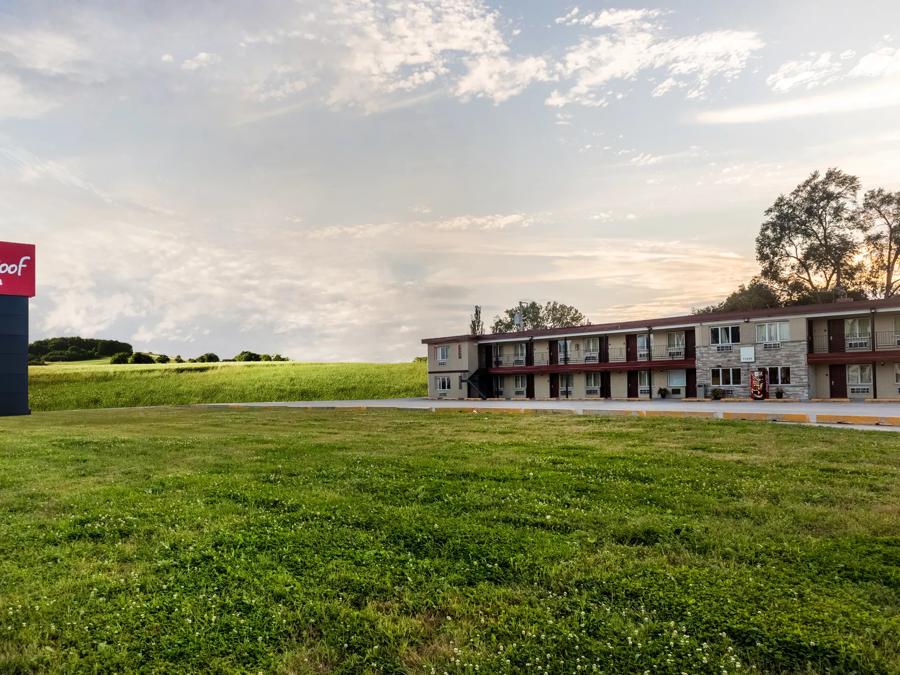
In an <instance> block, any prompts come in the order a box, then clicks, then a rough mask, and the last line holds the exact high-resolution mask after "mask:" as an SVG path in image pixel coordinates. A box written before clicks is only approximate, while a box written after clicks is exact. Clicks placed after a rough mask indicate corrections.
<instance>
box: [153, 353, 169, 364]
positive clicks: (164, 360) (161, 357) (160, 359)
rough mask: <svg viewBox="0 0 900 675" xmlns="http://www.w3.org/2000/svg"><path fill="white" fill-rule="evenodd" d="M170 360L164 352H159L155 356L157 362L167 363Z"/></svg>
mask: <svg viewBox="0 0 900 675" xmlns="http://www.w3.org/2000/svg"><path fill="white" fill-rule="evenodd" d="M171 360H172V359H170V358H169V357H168V356H166V355H165V354H160V355H159V356H157V357H156V362H157V363H168V362H169V361H171Z"/></svg>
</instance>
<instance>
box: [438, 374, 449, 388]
mask: <svg viewBox="0 0 900 675" xmlns="http://www.w3.org/2000/svg"><path fill="white" fill-rule="evenodd" d="M434 388H435V389H436V390H437V391H450V376H449V375H438V376H437V377H435V378H434Z"/></svg>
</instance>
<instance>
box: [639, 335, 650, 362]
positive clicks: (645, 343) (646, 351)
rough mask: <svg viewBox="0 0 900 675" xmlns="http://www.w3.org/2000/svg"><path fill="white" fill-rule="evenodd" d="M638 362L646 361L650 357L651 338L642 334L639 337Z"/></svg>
mask: <svg viewBox="0 0 900 675" xmlns="http://www.w3.org/2000/svg"><path fill="white" fill-rule="evenodd" d="M637 351H638V360H639V361H646V360H647V359H648V358H649V357H650V336H649V335H647V334H646V333H641V334H640V335H638V336H637Z"/></svg>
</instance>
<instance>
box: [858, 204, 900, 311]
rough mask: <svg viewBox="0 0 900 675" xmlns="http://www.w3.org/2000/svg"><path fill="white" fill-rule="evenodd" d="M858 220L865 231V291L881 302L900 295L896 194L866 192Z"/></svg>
mask: <svg viewBox="0 0 900 675" xmlns="http://www.w3.org/2000/svg"><path fill="white" fill-rule="evenodd" d="M859 220H860V223H861V225H862V227H863V228H864V229H865V230H866V238H865V248H866V253H867V254H868V255H867V258H868V262H869V276H868V286H869V289H870V290H871V291H872V294H873V295H875V296H876V297H882V298H890V297H893V296H894V295H898V294H900V192H888V191H887V190H885V189H883V188H878V189H877V190H869V191H868V192H866V195H865V197H864V198H863V203H862V207H861V208H860V210H859Z"/></svg>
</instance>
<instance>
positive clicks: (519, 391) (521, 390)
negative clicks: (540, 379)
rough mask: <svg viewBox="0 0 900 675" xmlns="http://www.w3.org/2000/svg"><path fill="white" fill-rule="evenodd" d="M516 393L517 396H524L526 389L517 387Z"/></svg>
mask: <svg viewBox="0 0 900 675" xmlns="http://www.w3.org/2000/svg"><path fill="white" fill-rule="evenodd" d="M515 395H516V396H524V395H525V390H524V389H516V392H515Z"/></svg>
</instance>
